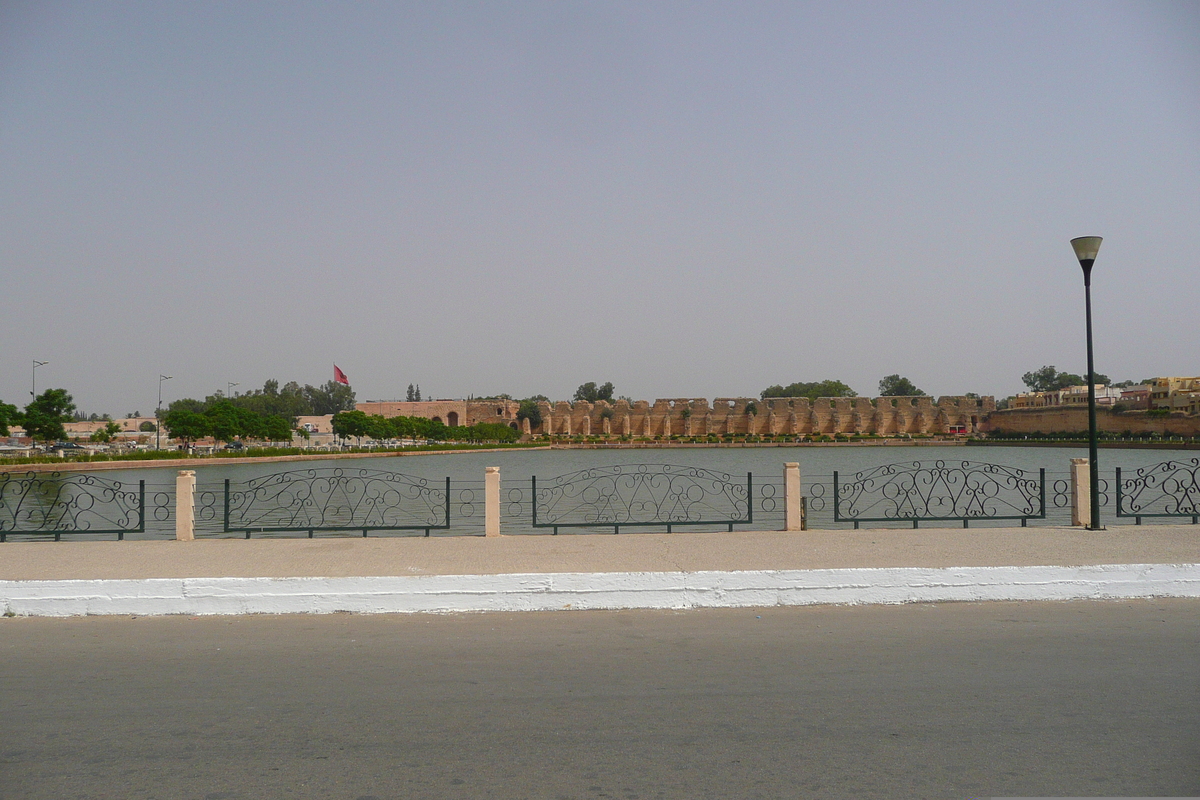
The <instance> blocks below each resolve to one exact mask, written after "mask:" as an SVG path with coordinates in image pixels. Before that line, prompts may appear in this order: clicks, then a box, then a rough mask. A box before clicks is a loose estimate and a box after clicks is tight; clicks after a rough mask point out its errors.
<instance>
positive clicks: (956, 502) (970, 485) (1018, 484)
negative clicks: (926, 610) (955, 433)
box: [833, 461, 1046, 528]
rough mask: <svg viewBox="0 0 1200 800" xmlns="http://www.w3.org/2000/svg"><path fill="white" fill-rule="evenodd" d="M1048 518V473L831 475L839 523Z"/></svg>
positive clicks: (932, 468)
mask: <svg viewBox="0 0 1200 800" xmlns="http://www.w3.org/2000/svg"><path fill="white" fill-rule="evenodd" d="M1045 517H1046V470H1045V469H1041V470H1038V473H1037V475H1036V477H1035V476H1034V474H1033V472H1032V471H1028V470H1021V469H1016V468H1015V467H1006V466H1003V465H1000V464H984V463H979V462H973V461H961V462H950V463H947V462H946V461H934V462H932V463H929V464H926V463H923V462H920V461H914V462H911V463H900V464H886V465H884V466H882V467H875V468H874V469H869V470H863V471H861V472H856V473H854V479H853V480H851V481H849V482H842V481H841V477H840V475H839V473H838V472H837V471H835V472H834V473H833V518H834V521H835V522H853V523H854V527H855V528H857V527H858V526H859V523H862V522H912V526H913V527H914V528H916V527H917V524H918V523H919V522H934V521H950V520H961V521H962V524H963V527H964V528H966V527H967V526H968V524H969V522H970V521H971V520H985V519H1019V520H1021V526H1022V527H1025V525H1026V523H1027V522H1028V521H1029V520H1031V519H1045Z"/></svg>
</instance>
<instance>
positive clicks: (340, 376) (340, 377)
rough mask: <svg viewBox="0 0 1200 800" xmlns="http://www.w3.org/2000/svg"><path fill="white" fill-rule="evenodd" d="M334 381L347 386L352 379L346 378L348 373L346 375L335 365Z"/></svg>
mask: <svg viewBox="0 0 1200 800" xmlns="http://www.w3.org/2000/svg"><path fill="white" fill-rule="evenodd" d="M333 379H334V380H335V381H337V382H338V383H344V384H346V385H347V386H349V385H350V379H349V378H347V377H346V373H344V372H342V371H341V370H340V369H338V365H337V364H334V365H333Z"/></svg>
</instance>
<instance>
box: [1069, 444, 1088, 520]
mask: <svg viewBox="0 0 1200 800" xmlns="http://www.w3.org/2000/svg"><path fill="white" fill-rule="evenodd" d="M1091 472H1092V466H1091V462H1090V461H1089V460H1088V459H1086V458H1072V459H1071V524H1072V525H1091V524H1092V498H1091V478H1092V476H1091Z"/></svg>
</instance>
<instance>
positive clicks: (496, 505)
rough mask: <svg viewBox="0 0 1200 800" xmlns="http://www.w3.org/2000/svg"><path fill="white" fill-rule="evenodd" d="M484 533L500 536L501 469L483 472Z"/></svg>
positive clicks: (488, 468)
mask: <svg viewBox="0 0 1200 800" xmlns="http://www.w3.org/2000/svg"><path fill="white" fill-rule="evenodd" d="M483 532H484V535H485V536H499V535H500V468H499V467H485V468H484V472H483Z"/></svg>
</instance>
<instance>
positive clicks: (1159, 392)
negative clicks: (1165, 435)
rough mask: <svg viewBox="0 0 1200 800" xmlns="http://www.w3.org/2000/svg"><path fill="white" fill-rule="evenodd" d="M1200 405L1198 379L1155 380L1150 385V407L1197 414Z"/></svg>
mask: <svg viewBox="0 0 1200 800" xmlns="http://www.w3.org/2000/svg"><path fill="white" fill-rule="evenodd" d="M1198 403H1200V377H1195V378H1155V379H1154V383H1152V384H1150V407H1151V408H1165V409H1168V410H1170V411H1183V412H1185V413H1189V414H1195V413H1197V411H1196V409H1197V406H1198Z"/></svg>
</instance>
